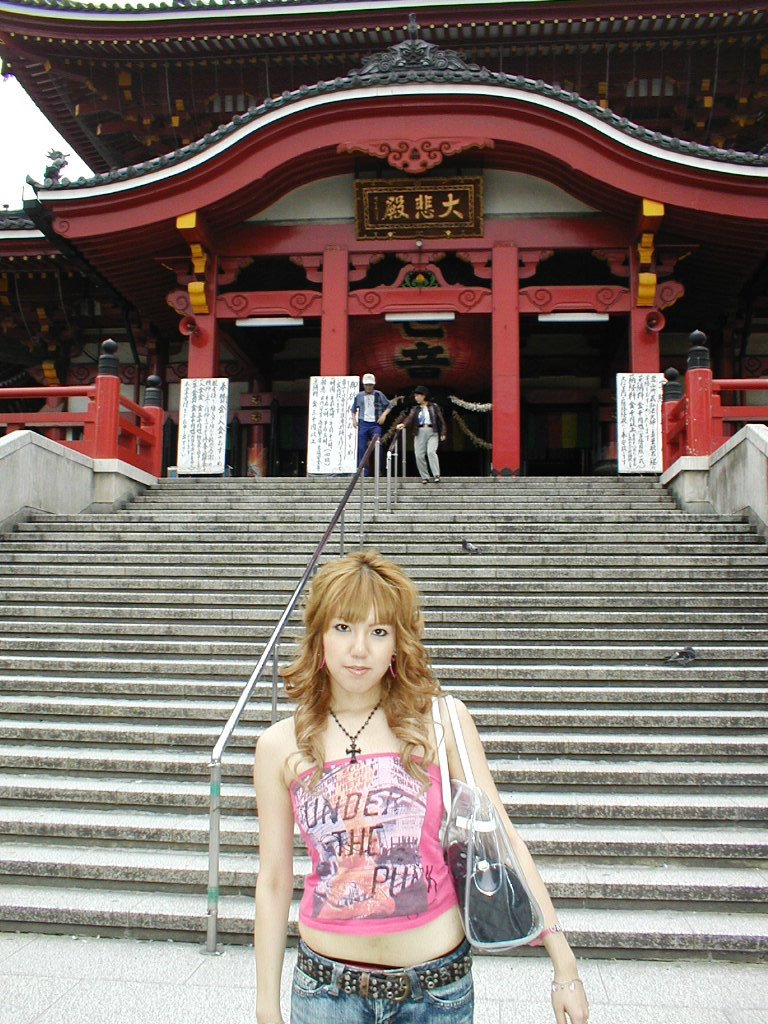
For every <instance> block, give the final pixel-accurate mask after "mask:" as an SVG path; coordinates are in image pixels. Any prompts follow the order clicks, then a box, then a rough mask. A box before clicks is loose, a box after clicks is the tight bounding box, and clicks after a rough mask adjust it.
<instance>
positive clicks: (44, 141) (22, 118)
mask: <svg viewBox="0 0 768 1024" xmlns="http://www.w3.org/2000/svg"><path fill="white" fill-rule="evenodd" d="M80 2H81V3H83V4H84V5H85V6H90V5H92V4H93V3H99V2H100V0H80ZM126 2H128V0H111V2H110V3H109V4H108V5H109V6H111V7H123V6H125V3H126ZM134 2H135V0H134ZM139 2H141V0H139ZM0 139H3V140H5V139H12V140H13V144H12V145H9V146H5V147H4V149H3V155H2V159H0V208H2V207H3V206H7V207H8V208H9V209H11V210H19V209H21V205H22V201H23V199H24V198H28V199H32V198H33V197H34V191H33V190H32V188H31V187H30V186H29V185H26V184H25V182H26V180H27V175H30V176H31V177H32V178H34V179H35V180H36V181H42V180H43V177H44V174H43V172H44V171H45V168H46V165H47V163H48V161H47V159H46V154H47V153H48V151H49V150H51V149H58V150H59V151H60V152H61V153H68V154H69V160H68V161H67V166H66V167H65V168H64V170H63V171H62V177H64V178H72V179H74V178H81V177H83V176H84V175H85V176H86V177H87V176H89V175H90V174H91V168H90V167H88V166H87V164H84V163H83V161H82V160H81V159H80V158H79V157H78V156H76V155H75V153H74V152H73V150H72V147H71V146H68V145H67V143H66V142H65V141H64V139H63V138H62V137H61V135H59V133H58V132H57V131H56V129H55V128H54V127H53V126H52V125H51V123H50V121H48V119H47V118H46V117H43V115H42V114H41V112H40V111H39V110H38V109H37V107H36V106H35V104H34V103H33V102H32V100H30V98H29V96H27V94H26V93H25V92H24V90H23V89H22V88H21V86H20V85H19V83H18V82H17V81H16V79H15V78H12V77H11V78H0Z"/></svg>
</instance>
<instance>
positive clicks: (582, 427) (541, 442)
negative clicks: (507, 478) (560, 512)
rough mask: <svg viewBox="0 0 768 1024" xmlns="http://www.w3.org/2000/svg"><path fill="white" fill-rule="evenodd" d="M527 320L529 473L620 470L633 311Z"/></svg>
mask: <svg viewBox="0 0 768 1024" xmlns="http://www.w3.org/2000/svg"><path fill="white" fill-rule="evenodd" d="M580 317H581V319H577V316H574V317H573V318H572V319H571V320H570V321H568V320H554V321H551V320H547V319H544V318H535V317H523V318H522V319H521V340H520V377H521V388H520V391H521V396H520V399H521V433H522V473H523V475H526V476H582V475H591V474H593V473H612V472H615V450H614V448H615V445H614V441H615V437H614V426H615V424H614V420H615V415H614V414H615V401H616V392H615V381H616V374H617V373H620V372H622V371H626V370H627V369H628V368H629V334H628V322H627V317H626V316H613V317H611V318H610V319H607V318H606V319H604V320H598V319H588V318H587V317H588V315H584V314H581V315H580Z"/></svg>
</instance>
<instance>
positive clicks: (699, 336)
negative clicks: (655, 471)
mask: <svg viewBox="0 0 768 1024" xmlns="http://www.w3.org/2000/svg"><path fill="white" fill-rule="evenodd" d="M690 340H691V348H690V351H689V352H688V369H687V371H686V374H685V394H683V385H682V382H681V380H680V374H679V373H678V372H677V370H667V372H666V373H665V375H664V376H665V377H666V378H667V383H666V384H665V385H664V404H663V406H662V430H663V434H664V468H665V469H668V468H669V467H670V466H671V465H672V463H673V462H675V461H676V460H677V459H679V458H681V457H682V456H683V455H711V454H712V452H714V451H717V449H718V448H720V447H721V445H723V444H725V442H726V441H727V440H728V438H729V437H731V436H732V434H734V433H735V432H736V430H737V429H738V427H739V426H740V425H742V424H744V423H766V422H768V405H723V395H724V394H726V393H728V392H740V391H768V380H765V379H755V378H752V377H747V378H741V379H733V378H726V379H724V380H714V378H713V376H712V368H711V366H710V363H709V349H708V348H707V345H706V341H707V336H706V335H705V334H703V333H702V332H701V331H694V332H693V334H692V335H691V338H690Z"/></svg>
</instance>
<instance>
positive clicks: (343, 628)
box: [323, 608, 395, 697]
mask: <svg viewBox="0 0 768 1024" xmlns="http://www.w3.org/2000/svg"><path fill="white" fill-rule="evenodd" d="M323 653H324V654H325V666H326V668H327V670H328V673H329V675H330V677H331V685H332V688H333V689H334V690H335V692H336V696H337V697H339V696H342V695H343V694H348V695H350V696H351V695H356V696H364V695H366V694H369V693H371V695H373V693H372V691H378V689H379V687H380V685H381V681H382V679H383V678H384V675H385V674H386V672H387V671H388V670H389V666H390V663H391V661H392V655H393V654H394V653H395V627H394V626H393V625H391V624H390V623H387V622H379V621H378V620H377V618H376V613H375V611H374V609H373V608H372V609H371V610H370V612H369V613H368V615H367V616H366V618H365V619H364V620H362V621H358V622H348V621H347V620H346V619H339V618H336V619H332V620H331V623H330V625H329V627H328V629H327V630H326V631H325V633H323Z"/></svg>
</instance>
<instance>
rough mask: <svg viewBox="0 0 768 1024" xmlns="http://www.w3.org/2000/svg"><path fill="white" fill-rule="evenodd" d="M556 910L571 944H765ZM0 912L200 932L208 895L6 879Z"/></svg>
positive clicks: (109, 930)
mask: <svg viewBox="0 0 768 1024" xmlns="http://www.w3.org/2000/svg"><path fill="white" fill-rule="evenodd" d="M296 914H297V908H296V906H295V905H294V907H293V908H292V911H291V915H290V918H291V921H290V926H289V927H290V934H291V935H293V936H295V934H296V920H297V916H296ZM560 918H561V920H562V923H563V925H564V927H565V930H566V931H567V933H568V939H569V942H570V943H571V945H572V946H573V948H574V949H575V950H577V951H579V950H581V949H587V950H597V949H613V950H616V949H625V950H635V951H637V950H644V951H656V952H658V951H659V950H666V949H670V950H676V951H678V952H709V953H726V952H731V953H732V952H739V953H758V952H759V951H760V950H761V949H764V938H763V936H764V935H765V934H766V930H767V929H768V916H766V915H763V914H760V913H759V912H757V911H756V912H754V913H747V914H745V913H743V912H739V913H730V914H729V913H717V912H713V911H711V910H709V911H704V910H685V909H680V910H664V911H659V910H658V909H656V908H648V909H647V910H646V909H642V908H641V909H636V908H632V909H626V908H623V907H611V908H606V909H603V908H592V907H589V908H587V907H569V906H565V907H563V909H562V911H561V913H560ZM0 920H3V921H5V922H6V923H12V924H14V925H15V926H17V927H18V928H22V927H23V929H24V930H30V929H33V928H34V927H35V926H36V925H38V926H42V925H45V926H46V927H50V926H51V925H58V926H60V927H65V928H66V929H67V931H70V930H72V929H75V930H82V929H91V930H98V931H99V933H100V934H102V935H107V934H112V935H131V936H133V937H135V936H137V935H151V934H153V933H154V934H157V933H158V932H160V934H162V935H165V936H168V935H182V936H183V935H189V934H197V935H199V936H200V937H201V939H202V937H203V936H204V934H205V924H206V901H205V897H204V896H203V895H202V894H194V895H193V894H185V893H181V892H173V893H169V894H163V893H148V892H141V891H131V890H129V891H122V890H118V889H98V888H96V889H94V888H88V887H82V886H81V887H79V888H68V889H65V890H62V889H57V888H52V887H50V886H45V885H41V886H34V885H8V886H3V892H2V901H0ZM252 932H253V897H252V896H251V895H248V896H224V897H222V899H221V901H220V903H219V933H220V936H221V937H222V938H225V939H226V938H229V939H230V940H231V939H233V938H237V937H239V938H240V940H241V941H243V940H245V941H247V939H248V937H250V936H252Z"/></svg>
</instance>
